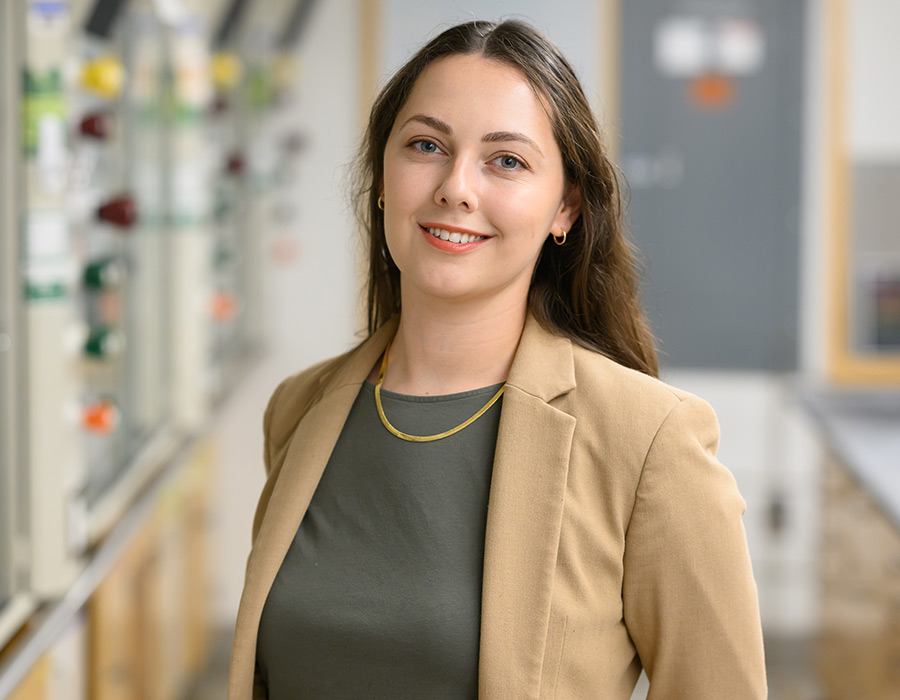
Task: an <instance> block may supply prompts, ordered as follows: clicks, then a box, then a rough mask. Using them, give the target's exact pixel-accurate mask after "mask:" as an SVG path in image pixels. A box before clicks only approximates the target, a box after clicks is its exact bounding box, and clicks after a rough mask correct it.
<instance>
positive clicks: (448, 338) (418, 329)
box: [374, 295, 526, 396]
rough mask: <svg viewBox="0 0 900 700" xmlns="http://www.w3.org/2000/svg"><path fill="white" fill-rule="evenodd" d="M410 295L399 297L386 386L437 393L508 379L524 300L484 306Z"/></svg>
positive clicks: (420, 393)
mask: <svg viewBox="0 0 900 700" xmlns="http://www.w3.org/2000/svg"><path fill="white" fill-rule="evenodd" d="M410 297H411V298H407V296H406V295H404V296H403V313H402V315H401V317H400V325H399V326H398V328H397V335H396V336H395V337H394V342H393V344H392V345H391V350H390V357H389V359H388V366H387V369H386V371H385V379H384V384H383V385H382V387H383V388H384V389H387V390H388V391H395V392H398V393H402V394H411V395H416V396H429V395H432V396H437V395H442V394H455V393H458V392H461V391H470V390H472V389H479V388H481V387H485V386H490V385H491V384H499V383H501V382H505V381H506V378H507V376H508V375H509V368H510V367H511V366H512V361H513V357H514V356H515V353H516V348H517V347H518V345H519V338H520V337H521V335H522V328H523V327H524V325H525V313H526V303H525V300H518V303H503V302H502V300H501V301H497V302H495V303H492V304H487V305H486V304H483V303H478V304H465V303H434V302H433V301H432V300H423V299H420V298H417V297H413V296H412V295H410ZM374 374H376V375H377V368H376V369H375V372H374Z"/></svg>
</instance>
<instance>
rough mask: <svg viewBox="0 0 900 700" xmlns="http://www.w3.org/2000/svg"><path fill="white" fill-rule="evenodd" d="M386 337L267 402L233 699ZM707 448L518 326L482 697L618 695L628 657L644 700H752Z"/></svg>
mask: <svg viewBox="0 0 900 700" xmlns="http://www.w3.org/2000/svg"><path fill="white" fill-rule="evenodd" d="M395 330H396V323H390V324H386V326H385V327H383V328H382V329H380V330H379V331H378V332H377V333H375V334H374V335H373V336H372V337H371V338H370V339H369V340H367V341H366V342H365V343H363V344H362V345H361V346H360V347H359V348H357V349H356V350H354V351H351V352H350V353H347V354H346V355H343V356H341V357H339V358H336V359H333V360H329V361H327V362H324V363H322V364H319V365H317V366H315V367H312V368H311V369H309V370H306V371H305V372H302V373H300V374H296V375H294V376H292V377H289V378H288V379H286V380H285V381H284V382H283V383H282V384H281V385H280V386H279V387H278V389H277V390H276V391H275V393H274V394H273V396H272V399H271V401H270V403H269V407H268V409H267V410H266V414H265V419H264V429H265V434H266V443H265V462H266V470H267V473H268V478H267V480H266V484H265V487H264V488H263V492H262V496H261V497H260V500H259V506H258V509H257V513H256V517H255V519H254V523H253V545H252V549H251V552H250V557H249V560H248V562H247V573H246V581H245V585H244V592H243V596H242V598H241V603H240V609H239V611H238V616H237V623H236V629H235V636H234V646H233V648H232V657H231V677H230V680H229V690H228V698H229V700H247V699H249V698H251V697H266V691H265V688H264V687H262V683H261V681H260V679H259V678H258V676H257V674H256V673H255V658H256V636H257V629H258V626H259V619H260V615H261V613H262V609H263V605H264V604H265V601H266V596H267V595H268V592H269V588H270V586H271V585H272V581H273V580H274V578H275V574H276V573H277V572H278V569H279V567H280V566H281V562H282V559H283V558H284V556H285V554H286V552H287V550H288V547H289V546H290V544H291V542H292V540H293V538H294V534H295V533H296V530H297V527H298V525H299V524H300V521H301V519H302V518H303V514H304V512H305V510H306V508H307V506H308V505H309V502H310V498H311V497H312V495H313V491H314V490H315V488H316V485H317V483H318V481H319V478H320V477H321V475H322V471H323V470H324V468H325V464H326V462H327V461H328V458H329V456H330V455H331V451H332V448H333V447H334V445H335V442H336V441H337V439H338V435H339V434H340V432H341V428H342V426H343V424H344V421H345V419H346V417H347V415H348V413H349V411H350V407H351V406H352V405H353V402H354V400H355V399H356V396H357V393H358V392H359V390H360V386H361V384H362V382H363V381H364V380H365V378H366V376H367V375H368V373H369V370H370V369H371V368H372V366H373V364H374V363H375V361H376V360H377V359H378V357H379V356H380V355H381V353H382V351H383V350H384V347H385V345H386V344H387V341H388V340H389V339H390V338H391V337H392V336H393V333H394V331H395ZM717 443H718V425H717V423H716V418H715V415H714V414H713V412H712V409H711V408H710V407H709V406H708V405H707V404H706V403H705V402H703V401H701V400H700V399H697V398H696V397H694V396H691V395H690V394H687V393H685V392H683V391H679V390H677V389H673V388H672V387H669V386H667V385H666V384H663V383H662V382H660V381H658V380H655V379H652V378H650V377H647V376H646V375H643V374H640V373H638V372H635V371H633V370H630V369H626V368H624V367H622V366H621V365H618V364H616V363H615V362H612V361H611V360H609V359H606V358H605V357H602V356H601V355H599V354H597V353H594V352H591V351H589V350H585V349H584V348H581V347H579V346H577V345H575V344H573V343H572V342H571V341H569V340H568V339H565V338H561V337H559V336H556V335H553V334H550V333H548V332H547V331H545V330H544V329H543V328H542V327H541V326H540V325H539V324H538V323H537V322H536V321H534V319H533V318H531V317H529V318H528V320H527V322H526V325H525V329H524V332H523V334H522V339H521V342H520V344H519V348H518V350H517V352H516V357H515V360H514V362H513V366H512V369H511V370H510V374H509V379H508V381H507V385H506V393H505V395H504V398H503V409H502V414H501V418H500V428H499V434H498V437H497V448H496V453H495V456H494V471H493V478H492V481H491V491H490V505H489V507H488V516H487V534H486V536H485V538H486V539H485V553H484V583H483V589H482V618H481V643H480V657H479V669H478V676H479V697H481V698H490V699H495V698H496V699H503V700H507V699H512V698H515V699H518V698H565V699H570V698H571V699H581V698H586V699H593V698H598V699H604V700H607V699H613V700H615V699H617V698H624V699H626V700H627V699H628V698H629V697H630V695H631V691H632V688H633V686H634V684H635V682H636V679H637V677H638V675H639V673H640V671H641V668H642V667H643V668H644V669H646V671H647V675H648V676H649V678H650V695H649V697H650V698H653V699H659V698H666V699H667V700H668V699H672V698H689V699H691V700H701V699H703V698H710V699H713V698H714V699H715V700H723V699H725V698H727V699H728V700H738V699H740V698H763V697H765V696H766V677H765V666H764V660H763V645H762V633H761V630H760V620H759V610H758V603H757V592H756V585H755V583H754V581H753V574H752V572H751V569H750V559H749V556H748V554H747V545H746V537H745V533H744V528H743V524H742V522H741V515H742V514H743V511H744V502H743V500H742V499H741V496H740V494H739V493H738V490H737V487H736V485H735V482H734V478H733V477H732V476H731V474H730V473H729V472H728V471H727V470H726V469H725V468H724V467H723V466H722V465H720V464H719V463H718V462H717V461H716V459H715V457H714V454H715V450H716V446H717ZM316 700H318V699H316Z"/></svg>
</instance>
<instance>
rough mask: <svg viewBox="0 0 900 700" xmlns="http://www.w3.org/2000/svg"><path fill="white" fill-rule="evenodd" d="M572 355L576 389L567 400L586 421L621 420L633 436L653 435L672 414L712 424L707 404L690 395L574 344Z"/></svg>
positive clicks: (713, 417)
mask: <svg viewBox="0 0 900 700" xmlns="http://www.w3.org/2000/svg"><path fill="white" fill-rule="evenodd" d="M572 354H573V365H574V370H575V384H576V387H575V389H574V391H573V392H572V396H571V398H570V400H571V402H572V406H573V408H574V409H576V410H577V412H578V413H580V414H582V415H584V416H585V417H589V416H591V415H597V416H600V415H605V414H609V413H613V414H616V415H619V416H622V417H623V418H624V419H627V421H628V422H629V424H630V425H631V431H630V432H632V433H634V432H635V431H639V430H641V429H643V430H647V431H651V432H653V433H655V432H656V430H657V429H658V428H659V427H660V425H661V424H662V423H663V422H664V421H665V420H666V419H667V418H668V417H670V415H671V414H673V412H675V414H685V413H686V414H691V415H697V416H700V417H702V419H704V420H709V419H712V420H713V421H715V414H714V413H713V411H712V408H711V407H710V406H709V404H708V403H707V402H706V401H704V400H703V399H700V398H698V397H697V396H695V395H694V394H691V393H690V392H687V391H684V390H682V389H678V388H677V387H674V386H671V385H670V384H666V383H665V382H663V381H661V380H660V379H657V378H655V377H651V376H649V375H647V374H644V373H643V372H638V371H637V370H633V369H630V368H628V367H625V366H623V365H620V364H619V363H617V362H615V361H614V360H611V359H609V358H608V357H606V356H604V355H602V354H600V353H598V352H595V351H593V350H589V349H587V348H583V347H580V346H578V345H576V344H574V343H573V344H572ZM576 417H577V416H576Z"/></svg>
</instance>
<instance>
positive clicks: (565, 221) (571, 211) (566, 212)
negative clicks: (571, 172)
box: [551, 185, 581, 235]
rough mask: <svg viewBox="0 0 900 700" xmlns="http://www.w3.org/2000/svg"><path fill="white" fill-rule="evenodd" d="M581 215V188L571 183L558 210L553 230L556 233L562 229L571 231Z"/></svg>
mask: <svg viewBox="0 0 900 700" xmlns="http://www.w3.org/2000/svg"><path fill="white" fill-rule="evenodd" d="M579 216H581V190H580V189H579V188H578V187H576V186H575V185H570V186H568V188H567V190H566V194H565V196H564V197H563V201H562V202H561V203H560V205H559V211H557V212H556V218H555V219H554V220H553V226H552V228H551V231H552V232H553V233H554V234H556V235H559V233H561V232H562V231H571V230H572V226H574V225H575V222H576V221H577V220H578V217H579ZM558 232H559V233H558Z"/></svg>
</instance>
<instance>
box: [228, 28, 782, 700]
mask: <svg viewBox="0 0 900 700" xmlns="http://www.w3.org/2000/svg"><path fill="white" fill-rule="evenodd" d="M360 183H361V184H360V190H359V192H360V201H361V212H362V214H361V219H362V223H363V226H364V229H365V230H366V231H367V232H368V234H369V244H370V250H369V287H368V292H369V333H370V335H369V338H368V339H367V340H366V341H365V342H363V343H362V344H361V345H360V346H359V347H358V348H356V349H355V350H353V351H351V352H350V353H347V354H346V355H343V356H341V357H338V358H336V359H332V360H328V361H326V362H324V363H322V364H319V365H317V366H315V367H313V368H311V369H308V370H306V371H305V372H301V373H299V374H297V375H294V376H292V377H290V378H288V379H286V380H285V381H284V382H283V383H282V384H281V385H280V386H279V387H278V389H277V390H276V391H275V393H274V395H273V397H272V399H271V401H270V403H269V406H268V409H267V411H266V415H265V419H264V429H265V435H266V448H265V458H266V469H267V475H268V477H267V481H266V485H265V487H264V490H263V493H262V496H261V498H260V502H259V506H258V510H257V514H256V518H255V521H254V525H253V548H252V551H251V553H250V558H249V561H248V564H247V576H246V583H245V589H244V594H243V597H242V600H241V606H240V611H239V613H238V619H237V626H236V631H235V639H234V648H233V652H232V673H231V679H230V689H229V698H231V700H243V699H244V698H250V697H251V696H252V697H269V698H289V697H290V698H302V697H315V698H406V697H410V698H463V697H476V696H478V697H482V698H531V697H535V698H537V697H540V698H550V697H556V698H628V697H630V694H631V691H632V689H633V687H634V685H635V682H636V680H637V677H638V675H639V673H640V671H641V669H642V668H643V669H645V670H646V672H647V675H648V676H649V678H650V697H652V698H692V699H697V698H717V699H719V698H729V699H733V698H758V697H764V696H765V693H766V686H765V670H764V663H763V653H762V637H761V632H760V622H759V613H758V606H757V598H756V588H755V584H754V582H753V577H752V573H751V569H750V562H749V558H748V555H747V548H746V541H745V535H744V531H743V526H742V523H741V515H742V513H743V509H744V503H743V501H742V500H741V497H740V495H739V494H738V492H737V489H736V486H735V483H734V480H733V478H732V477H731V475H730V474H729V473H728V472H727V470H725V468H724V467H722V466H721V465H720V464H718V462H716V460H715V458H714V452H715V449H716V444H717V440H718V428H717V424H716V420H715V416H714V415H713V413H712V411H711V409H710V408H709V407H708V406H707V405H706V404H705V403H704V402H702V401H700V400H699V399H696V398H695V397H693V396H691V395H689V394H687V393H684V392H681V391H678V390H676V389H673V388H671V387H668V386H666V385H665V384H663V383H661V382H659V381H658V380H657V379H656V378H655V375H656V359H655V354H654V350H653V344H652V338H651V336H650V333H649V331H648V329H647V326H646V323H645V321H644V319H643V316H642V315H641V312H640V309H639V305H638V302H637V296H636V278H635V273H634V260H633V257H632V254H631V252H630V250H629V246H628V243H627V242H626V240H625V239H624V237H623V233H622V227H621V221H620V214H621V207H620V201H619V194H618V190H617V187H616V178H615V175H614V171H613V168H612V166H611V165H610V163H609V161H608V160H607V158H606V156H605V155H604V152H603V148H602V145H601V140H600V137H599V133H598V130H597V126H596V122H595V120H594V118H593V116H592V114H591V111H590V108H589V106H588V104H587V101H586V99H585V97H584V94H583V92H582V90H581V87H580V85H579V83H578V81H577V79H576V77H575V76H574V74H573V72H572V70H571V68H570V67H569V66H568V64H567V63H566V61H565V60H564V59H563V58H562V56H561V55H560V54H559V52H558V51H557V50H556V49H555V47H553V46H552V45H551V44H550V43H549V42H548V41H547V40H546V39H545V38H544V37H543V36H541V35H540V34H538V33H537V32H536V31H535V30H534V29H532V28H530V27H528V26H527V25H523V24H520V23H517V22H504V23H502V24H497V25H495V24H491V23H486V22H471V23H468V24H463V25H460V26H457V27H453V28H452V29H449V30H447V31H446V32H444V33H443V34H441V35H440V36H438V37H437V38H436V39H434V40H433V41H432V42H430V43H429V44H428V45H427V46H426V47H425V48H423V49H422V50H421V51H420V52H419V53H418V54H417V55H416V56H414V57H413V58H412V59H411V60H410V61H409V63H407V64H406V65H405V66H404V67H403V68H401V69H400V71H399V72H398V73H397V74H396V75H395V76H394V77H393V79H392V80H391V81H390V82H389V83H388V85H387V86H386V87H385V88H384V90H383V91H382V93H381V95H380V96H379V97H378V99H377V101H376V103H375V105H374V107H373V109H372V114H371V118H370V121H369V127H368V132H367V136H366V141H365V145H364V149H363V152H362V154H361V157H360Z"/></svg>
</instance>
